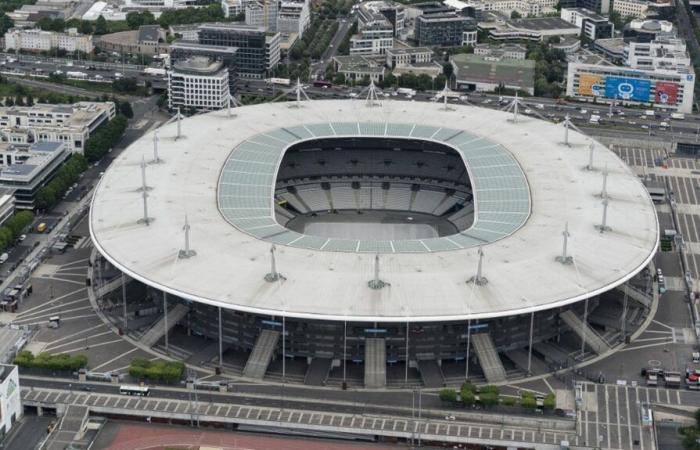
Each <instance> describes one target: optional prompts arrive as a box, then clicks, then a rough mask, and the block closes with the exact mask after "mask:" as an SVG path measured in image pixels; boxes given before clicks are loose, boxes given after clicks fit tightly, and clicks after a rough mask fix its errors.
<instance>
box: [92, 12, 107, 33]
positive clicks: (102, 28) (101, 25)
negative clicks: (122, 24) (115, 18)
mask: <svg viewBox="0 0 700 450" xmlns="http://www.w3.org/2000/svg"><path fill="white" fill-rule="evenodd" d="M107 33H108V31H107V20H106V19H105V18H104V17H102V14H100V17H98V18H97V20H96V21H95V34H97V35H101V34H107Z"/></svg>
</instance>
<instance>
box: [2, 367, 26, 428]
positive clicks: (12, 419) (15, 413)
mask: <svg viewBox="0 0 700 450" xmlns="http://www.w3.org/2000/svg"><path fill="white" fill-rule="evenodd" d="M23 411H24V410H23V408H22V399H21V398H20V389H19V371H18V370H17V366H15V365H10V364H2V365H0V436H5V435H6V434H7V433H9V432H10V430H11V429H12V427H13V426H14V425H15V423H16V422H17V421H18V420H19V419H21V418H22V415H23Z"/></svg>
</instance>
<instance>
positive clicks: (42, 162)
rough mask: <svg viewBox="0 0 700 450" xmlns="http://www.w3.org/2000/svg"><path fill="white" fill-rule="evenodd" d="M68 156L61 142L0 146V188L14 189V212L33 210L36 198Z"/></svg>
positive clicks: (68, 153)
mask: <svg viewBox="0 0 700 450" xmlns="http://www.w3.org/2000/svg"><path fill="white" fill-rule="evenodd" d="M69 156H70V152H69V151H68V150H67V149H66V146H65V145H64V144H63V143H61V142H36V143H34V144H31V145H18V144H6V143H5V144H0V158H2V164H1V165H0V187H3V188H9V189H14V195H15V208H17V209H34V208H35V207H36V203H35V199H36V194H37V193H38V192H39V190H40V189H41V188H42V187H44V186H45V185H46V184H47V183H48V182H49V181H51V180H52V179H53V177H54V176H55V175H56V173H57V172H58V170H59V169H60V167H61V165H63V163H64V162H65V161H66V159H68V157H69Z"/></svg>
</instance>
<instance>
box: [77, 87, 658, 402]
mask: <svg viewBox="0 0 700 450" xmlns="http://www.w3.org/2000/svg"><path fill="white" fill-rule="evenodd" d="M155 133H156V132H154V131H151V132H149V133H147V134H146V135H145V136H144V137H143V138H141V139H140V140H138V141H136V142H134V143H133V144H132V145H131V146H130V147H129V148H128V149H126V150H125V151H124V152H123V153H122V154H121V155H119V157H118V158H117V159H116V160H115V161H114V162H113V163H112V165H111V166H110V168H109V169H108V170H107V172H106V173H105V174H104V176H103V177H102V179H101V181H100V183H99V185H98V187H97V189H96V193H95V195H94V198H93V201H92V206H91V213H90V214H91V215H90V233H91V237H92V240H93V243H94V245H95V248H96V252H95V253H93V257H92V261H91V263H92V265H93V266H94V267H95V271H94V273H95V276H94V278H93V280H92V285H93V289H94V290H95V293H96V294H97V296H98V298H99V305H100V308H102V309H103V310H104V311H105V312H107V313H109V314H107V315H108V316H110V317H112V320H114V321H115V323H117V324H118V325H119V326H120V327H122V329H123V331H125V332H126V333H128V334H129V335H130V336H132V337H133V338H136V339H139V340H140V342H141V343H142V344H143V345H146V346H149V347H153V348H155V349H157V350H160V351H163V352H167V353H168V354H169V355H170V356H171V357H176V358H181V359H184V360H185V361H187V362H188V363H190V364H193V365H198V366H201V367H205V368H206V367H208V368H210V369H212V370H217V371H223V372H224V373H225V374H229V375H233V376H242V377H244V378H248V379H257V380H273V381H278V380H284V381H287V382H294V381H298V382H300V383H306V384H310V385H334V384H338V385H340V384H341V383H342V384H343V385H344V386H345V385H352V386H358V387H360V386H364V387H367V388H379V389H381V388H384V387H387V386H388V387H391V386H406V385H423V386H426V387H437V386H442V385H444V384H446V383H450V382H452V381H457V380H460V379H461V380H463V379H464V378H465V377H467V378H470V379H475V380H477V381H478V380H481V381H487V382H491V383H499V382H505V381H506V380H508V379H512V378H517V377H523V376H527V375H535V374H539V373H542V372H547V371H551V370H554V369H558V368H561V367H564V366H569V365H571V364H575V363H576V362H577V361H580V360H581V359H585V358H588V357H591V356H594V355H597V354H604V353H606V352H609V351H612V350H613V349H614V347H615V346H616V345H617V344H618V343H620V342H622V341H624V339H625V337H626V336H628V335H629V334H631V333H632V332H633V331H634V330H635V327H639V326H640V325H641V324H642V323H643V321H644V319H645V317H646V315H647V313H648V311H649V308H650V303H651V300H650V296H651V290H652V287H651V286H652V283H651V280H652V276H651V274H650V271H649V264H650V263H651V261H652V258H653V256H654V254H655V252H656V249H657V245H658V240H659V229H658V228H659V227H658V222H657V218H656V213H655V210H654V206H653V204H652V201H651V199H650V197H649V195H648V193H647V191H646V189H645V188H644V186H643V185H642V183H641V181H640V179H639V178H638V177H637V176H636V175H635V174H634V173H633V172H632V171H631V170H630V168H629V167H627V166H626V165H625V163H624V162H623V161H621V160H620V159H619V158H618V157H617V156H616V155H615V154H614V153H613V152H611V151H609V150H608V149H607V148H605V147H604V146H602V145H601V144H599V143H597V142H595V141H593V140H591V139H590V138H588V137H587V136H585V135H583V134H581V133H579V132H577V131H575V130H574V129H569V128H568V127H565V126H563V125H562V124H552V123H549V122H546V121H544V120H539V119H537V118H534V117H530V116H522V115H520V116H517V115H514V114H511V113H508V112H504V111H496V110H490V109H482V108H476V107H472V106H466V105H451V104H450V105H449V106H448V105H443V104H441V103H420V102H408V101H392V100H389V101H384V102H382V103H381V104H377V103H375V102H364V101H361V100H327V101H305V102H301V103H299V102H297V103H267V104H261V105H255V106H246V107H241V108H235V109H233V110H232V111H225V110H224V111H217V112H212V113H208V114H203V115H198V116H194V117H191V118H188V119H183V120H182V121H179V120H178V121H176V122H172V123H169V124H166V125H165V126H163V127H161V128H160V129H158V130H157V135H156V134H155Z"/></svg>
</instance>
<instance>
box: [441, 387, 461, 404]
mask: <svg viewBox="0 0 700 450" xmlns="http://www.w3.org/2000/svg"><path fill="white" fill-rule="evenodd" d="M439 396H440V400H442V401H443V402H448V403H454V402H456V401H457V391H455V390H454V389H450V388H445V389H441V390H440V394H439Z"/></svg>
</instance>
